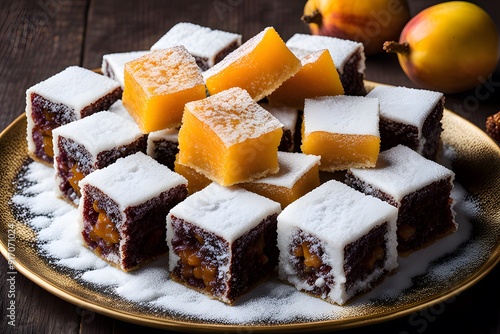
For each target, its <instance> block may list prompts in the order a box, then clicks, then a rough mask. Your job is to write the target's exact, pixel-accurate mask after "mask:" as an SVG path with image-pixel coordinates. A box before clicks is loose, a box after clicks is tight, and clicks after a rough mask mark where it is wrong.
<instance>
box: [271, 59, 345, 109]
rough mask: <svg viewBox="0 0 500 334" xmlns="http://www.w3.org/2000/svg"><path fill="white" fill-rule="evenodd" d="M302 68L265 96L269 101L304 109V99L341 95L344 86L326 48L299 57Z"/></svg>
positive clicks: (273, 103) (274, 103)
mask: <svg viewBox="0 0 500 334" xmlns="http://www.w3.org/2000/svg"><path fill="white" fill-rule="evenodd" d="M299 58H300V61H301V64H302V68H301V69H300V70H299V71H298V72H297V73H296V74H295V75H294V76H293V77H291V78H290V79H288V80H287V81H285V82H283V84H282V85H281V86H280V87H278V89H276V90H275V91H274V92H273V93H272V94H271V95H269V96H268V97H267V99H268V100H269V103H270V104H272V105H278V106H280V105H281V106H289V107H293V108H295V109H299V110H304V100H305V99H306V98H313V97H319V96H334V95H343V94H344V88H343V87H342V83H341V82H340V78H339V74H338V72H337V69H336V68H335V64H334V63H333V60H332V57H331V56H330V52H329V51H328V50H320V51H316V52H312V53H309V54H306V55H305V56H302V57H299Z"/></svg>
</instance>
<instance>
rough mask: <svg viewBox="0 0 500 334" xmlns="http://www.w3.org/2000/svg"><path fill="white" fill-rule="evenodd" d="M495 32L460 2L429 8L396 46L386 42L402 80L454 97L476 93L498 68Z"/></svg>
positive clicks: (472, 8) (480, 11) (483, 14)
mask: <svg viewBox="0 0 500 334" xmlns="http://www.w3.org/2000/svg"><path fill="white" fill-rule="evenodd" d="M498 43H499V42H498V30H497V28H496V26H495V23H494V22H493V20H492V18H491V17H490V16H489V15H488V13H486V12H485V11H484V10H483V9H482V8H480V7H479V6H477V5H475V4H473V3H470V2H465V1H450V2H444V3H441V4H438V5H435V6H431V7H429V8H427V9H425V10H423V11H422V12H420V13H419V14H417V15H416V16H415V17H414V18H412V19H411V20H410V21H409V22H408V24H407V25H406V26H405V28H404V29H403V31H402V32H401V36H400V38H399V43H396V42H387V43H385V45H384V49H385V50H386V51H387V52H396V53H398V59H399V63H400V64H401V67H402V69H403V71H404V72H405V73H406V75H407V76H408V77H409V78H410V79H411V80H412V81H413V82H415V83H417V84H419V85H420V86H422V87H424V88H427V89H432V90H437V91H441V92H443V93H456V92H461V91H465V90H468V89H471V88H474V87H476V86H477V85H479V84H480V83H482V82H484V81H485V80H486V78H487V77H488V76H489V75H490V74H491V73H492V72H493V71H494V69H495V67H496V65H497V62H498Z"/></svg>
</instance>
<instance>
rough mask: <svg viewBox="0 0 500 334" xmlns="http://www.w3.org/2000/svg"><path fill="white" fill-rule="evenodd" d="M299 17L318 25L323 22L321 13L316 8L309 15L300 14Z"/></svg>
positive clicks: (308, 22)
mask: <svg viewBox="0 0 500 334" xmlns="http://www.w3.org/2000/svg"><path fill="white" fill-rule="evenodd" d="M300 19H301V20H302V21H304V22H305V23H307V24H311V23H315V24H317V25H318V26H320V27H321V25H322V24H323V15H321V13H320V12H319V11H318V10H315V11H314V12H313V13H312V14H311V15H302V17H301V18H300Z"/></svg>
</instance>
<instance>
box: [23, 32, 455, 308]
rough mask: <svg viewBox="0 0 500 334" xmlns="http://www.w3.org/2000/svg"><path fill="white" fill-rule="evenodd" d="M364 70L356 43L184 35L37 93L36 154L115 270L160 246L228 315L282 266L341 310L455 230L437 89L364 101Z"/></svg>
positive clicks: (286, 277)
mask: <svg viewBox="0 0 500 334" xmlns="http://www.w3.org/2000/svg"><path fill="white" fill-rule="evenodd" d="M364 60H365V57H364V53H363V47H362V45H361V44H360V43H355V42H351V41H346V40H340V39H336V38H330V37H319V36H310V35H301V34H296V35H294V36H293V37H292V38H291V39H290V40H289V41H288V42H286V43H285V42H284V41H283V40H282V39H281V37H280V36H279V34H278V33H277V32H276V31H275V29H274V28H272V27H268V28H265V29H264V30H262V31H261V32H260V33H259V34H257V35H255V36H254V37H252V38H250V39H249V40H247V41H246V42H245V43H243V44H242V42H241V36H240V35H238V34H234V33H229V32H222V31H217V30H212V29H209V28H206V27H201V26H198V25H194V24H191V23H179V24H178V25H176V26H174V27H172V29H171V30H169V31H168V32H167V33H166V34H165V35H164V36H163V37H162V38H161V39H160V40H158V42H157V43H155V44H154V45H153V46H152V48H151V50H149V51H140V52H135V51H134V52H126V53H121V54H109V55H105V56H103V66H102V72H103V74H104V75H100V74H97V73H94V72H92V71H90V70H86V69H83V68H80V67H75V66H73V67H70V68H67V69H66V70H64V71H62V72H60V73H58V74H56V75H54V76H52V77H50V78H48V79H47V80H45V81H43V82H41V83H39V84H37V85H35V86H33V87H31V88H30V89H28V91H27V108H26V115H27V118H28V129H27V131H28V132H27V140H28V152H29V154H30V156H31V157H32V158H33V159H35V160H37V161H40V162H42V163H46V164H49V165H51V166H54V168H55V175H56V177H55V179H56V187H57V189H56V191H57V194H59V195H60V196H61V197H62V198H64V199H66V200H67V201H69V202H70V203H72V204H74V205H77V206H78V210H79V220H80V222H79V223H80V224H81V230H82V236H83V240H84V244H85V245H86V246H87V247H89V248H90V249H91V250H93V251H94V252H95V253H96V254H97V255H99V256H101V257H102V258H103V259H105V260H106V261H108V262H109V263H111V264H112V265H115V266H117V267H119V268H121V269H123V270H125V271H129V270H133V269H137V268H139V267H140V266H141V265H143V264H145V263H146V262H148V261H151V260H152V259H154V258H155V257H157V256H159V255H161V254H164V253H167V252H168V256H169V267H168V270H169V272H170V277H171V279H173V280H175V281H178V282H180V283H181V284H185V285H186V286H189V287H191V288H193V289H197V290H199V291H201V292H203V293H206V294H208V295H209V296H211V297H214V298H217V299H219V300H221V301H223V302H226V303H228V304H233V303H234V302H235V301H236V300H237V298H238V297H239V296H241V295H242V294H244V293H246V292H248V291H249V290H250V289H252V288H253V287H255V286H256V285H257V284H258V282H259V281H261V280H263V279H265V278H266V277H267V276H269V275H270V274H272V273H273V272H274V271H277V273H278V275H279V277H280V278H281V279H282V280H283V281H284V282H288V283H290V284H293V285H294V286H295V287H297V289H299V290H302V291H305V292H308V293H310V294H312V295H315V296H318V297H320V298H323V299H324V300H326V301H329V302H332V303H338V304H344V303H345V302H346V301H347V300H349V299H350V298H352V297H354V296H356V295H357V294H359V293H361V292H365V291H368V290H370V289H371V288H372V287H373V285H374V284H375V283H376V282H379V281H380V280H381V279H383V278H384V277H385V276H386V275H388V274H389V273H391V272H393V271H394V270H395V269H396V268H397V264H398V261H397V258H398V256H399V255H406V254H409V253H411V252H414V251H415V250H418V249H420V248H421V247H424V246H426V245H428V244H430V243H432V242H434V241H435V240H437V239H439V238H441V237H443V236H444V235H446V234H448V233H450V232H453V231H455V230H456V228H457V226H456V224H455V222H454V215H453V211H452V208H451V206H452V200H451V199H450V192H451V188H452V187H453V179H454V174H453V172H452V171H451V170H449V169H447V168H445V167H443V166H441V165H439V164H438V163H436V162H435V161H434V160H435V157H436V154H437V152H438V149H439V145H440V136H441V131H442V129H441V117H442V114H443V101H444V99H443V95H442V94H441V93H438V92H431V91H425V90H417V89H410V88H405V87H377V88H375V89H374V90H372V91H370V92H368V93H367V92H366V90H365V86H364V83H363V80H364V68H365V65H364ZM320 171H321V173H323V174H324V175H323V174H322V176H325V175H326V176H327V179H330V180H329V181H324V182H321V181H320ZM333 172H335V173H336V174H335V176H338V173H341V175H343V177H344V182H341V181H337V180H334V179H338V177H333V174H332V173H333ZM328 176H330V177H328ZM323 179H324V178H323ZM68 223H69V224H72V223H77V222H68Z"/></svg>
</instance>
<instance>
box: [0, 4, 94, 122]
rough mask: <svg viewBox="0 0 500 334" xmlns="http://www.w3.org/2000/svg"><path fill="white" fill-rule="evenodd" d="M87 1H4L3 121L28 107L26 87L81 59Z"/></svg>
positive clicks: (0, 42) (0, 35)
mask: <svg viewBox="0 0 500 334" xmlns="http://www.w3.org/2000/svg"><path fill="white" fill-rule="evenodd" d="M86 11H87V1H86V0H77V1H67V0H38V1H1V2H0V22H2V24H1V26H0V54H1V55H2V57H1V58H0V77H1V78H2V80H1V81H0V101H2V113H0V127H1V128H2V129H3V128H4V127H5V126H6V125H7V124H8V123H10V122H11V121H12V120H13V119H14V118H15V116H17V115H19V114H21V113H23V112H24V107H25V95H24V92H25V91H26V89H27V88H29V87H30V86H32V85H33V84H36V83H37V82H39V81H41V80H44V79H46V78H47V77H49V76H51V75H53V74H55V73H57V72H59V71H61V70H62V69H64V68H65V67H66V66H68V65H79V64H80V61H81V43H82V40H83V31H84V27H85V16H86Z"/></svg>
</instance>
